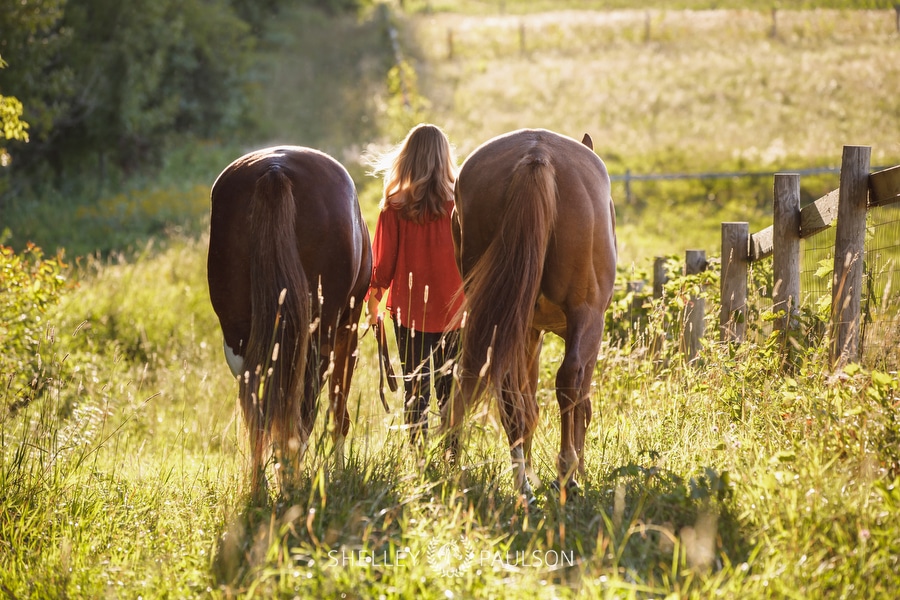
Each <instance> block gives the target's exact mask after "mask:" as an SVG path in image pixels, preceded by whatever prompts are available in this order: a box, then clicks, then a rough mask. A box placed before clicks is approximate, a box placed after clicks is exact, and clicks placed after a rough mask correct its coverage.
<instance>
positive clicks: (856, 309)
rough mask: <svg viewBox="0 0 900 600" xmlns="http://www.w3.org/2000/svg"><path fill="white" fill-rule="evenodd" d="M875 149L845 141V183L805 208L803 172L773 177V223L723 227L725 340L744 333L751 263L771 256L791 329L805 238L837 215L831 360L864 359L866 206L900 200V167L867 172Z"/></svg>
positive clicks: (780, 323)
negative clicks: (861, 339) (753, 229)
mask: <svg viewBox="0 0 900 600" xmlns="http://www.w3.org/2000/svg"><path fill="white" fill-rule="evenodd" d="M870 156H871V148H870V147H868V146H844V150H843V155H842V160H841V180H840V187H839V188H838V189H837V190H834V191H832V192H829V193H828V194H826V195H825V196H823V197H822V198H819V199H818V200H816V201H815V202H813V203H812V204H810V205H809V206H806V207H805V208H803V209H802V210H801V209H800V176H799V174H797V173H778V174H776V175H775V184H774V185H775V189H774V192H775V193H774V208H773V224H772V225H771V226H770V227H767V228H765V229H763V230H762V231H759V232H756V233H754V234H750V233H749V225H748V224H747V223H743V222H741V223H723V224H722V273H721V284H720V285H721V297H722V309H721V312H720V315H719V331H720V338H721V339H722V340H723V341H729V342H740V341H742V340H743V338H744V332H745V322H746V316H747V315H746V311H747V277H748V272H749V264H750V263H751V262H753V261H758V260H762V259H764V258H768V257H769V256H772V257H773V279H774V281H773V286H772V300H773V309H774V310H775V311H776V312H777V313H778V314H779V317H778V318H777V319H776V321H775V327H776V328H778V329H788V328H789V323H790V320H791V319H792V318H793V316H794V315H795V314H796V313H797V311H798V310H799V302H800V240H801V239H804V238H809V237H811V236H813V235H815V234H816V233H818V232H820V231H822V230H824V229H827V228H829V227H831V225H832V223H833V222H834V220H835V219H837V228H836V233H835V249H834V279H833V280H832V304H831V306H832V318H831V331H832V335H831V339H832V347H831V360H832V364H833V365H835V366H837V365H840V364H843V363H846V362H851V361H855V360H857V359H858V356H857V354H858V348H859V331H860V299H861V294H862V278H863V258H864V252H865V246H864V244H865V233H866V211H868V210H869V209H871V208H874V207H876V206H886V205H888V204H893V203H896V202H900V165H898V166H895V167H892V168H890V169H885V170H883V171H879V172H877V173H872V174H870V173H869V168H870V167H869V161H870Z"/></svg>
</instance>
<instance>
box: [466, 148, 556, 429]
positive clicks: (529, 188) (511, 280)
mask: <svg viewBox="0 0 900 600" xmlns="http://www.w3.org/2000/svg"><path fill="white" fill-rule="evenodd" d="M556 202H557V188H556V171H555V169H554V168H553V165H552V164H551V162H550V159H549V156H548V155H547V154H546V152H545V151H543V150H542V149H540V148H536V149H533V150H532V151H530V152H529V153H528V154H526V155H525V156H524V157H522V158H521V159H520V160H519V162H518V163H517V164H516V166H515V168H514V169H513V172H512V177H511V179H510V182H509V185H508V187H507V189H506V194H505V198H504V206H503V208H502V216H501V218H500V221H499V222H498V223H497V234H496V236H495V237H494V239H493V240H492V241H491V243H490V245H489V246H488V248H487V249H486V250H485V252H484V254H483V255H482V256H481V258H480V259H479V260H478V262H477V263H476V264H475V266H474V267H473V268H472V269H471V271H470V272H469V273H468V274H467V276H466V281H465V286H464V287H465V290H466V291H465V295H466V302H467V307H466V310H467V313H468V314H467V316H466V325H465V332H464V335H463V342H462V344H463V352H462V357H463V364H462V369H463V373H464V374H465V375H467V376H479V377H480V378H481V379H482V380H483V381H484V384H486V388H487V389H490V390H491V391H493V393H494V394H495V395H496V396H497V398H498V400H499V401H502V400H501V399H502V396H501V392H502V391H503V389H504V388H505V389H506V390H508V391H514V390H523V389H528V388H529V387H530V386H529V385H527V381H528V363H529V361H528V348H527V342H528V334H529V330H530V329H531V322H532V319H533V317H534V307H535V303H536V302H537V298H538V294H539V292H540V287H541V279H542V277H543V273H544V260H545V256H546V254H547V247H548V244H549V240H550V233H551V230H552V229H553V225H554V223H555V220H556ZM484 384H481V385H479V386H478V387H480V388H481V389H485V386H484ZM513 402H514V406H512V407H511V408H512V409H513V411H514V413H515V414H518V415H520V416H521V417H522V419H524V420H521V419H520V421H519V422H520V423H523V422H524V424H525V427H526V428H527V429H533V427H534V426H536V424H537V417H538V415H537V406H536V404H535V403H534V402H529V401H528V399H527V398H526V397H525V396H523V395H522V394H519V393H516V394H514V395H513Z"/></svg>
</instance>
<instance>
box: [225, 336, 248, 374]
mask: <svg viewBox="0 0 900 600" xmlns="http://www.w3.org/2000/svg"><path fill="white" fill-rule="evenodd" d="M222 346H223V347H224V348H225V362H227V363H228V368H229V369H231V373H232V374H233V375H234V376H235V377H237V376H239V375H240V374H241V372H242V371H243V369H244V359H243V358H242V357H240V356H238V355H237V354H235V353H234V350H232V349H231V347H230V346H229V345H228V344H226V343H224V342H223V343H222Z"/></svg>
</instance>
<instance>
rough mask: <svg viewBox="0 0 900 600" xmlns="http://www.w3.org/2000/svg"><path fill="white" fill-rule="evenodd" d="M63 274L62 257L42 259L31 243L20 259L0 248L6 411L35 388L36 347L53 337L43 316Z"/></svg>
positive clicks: (0, 362)
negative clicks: (7, 407)
mask: <svg viewBox="0 0 900 600" xmlns="http://www.w3.org/2000/svg"><path fill="white" fill-rule="evenodd" d="M66 269H67V265H66V264H65V263H64V262H63V256H62V254H61V253H60V254H57V255H56V256H54V257H52V258H45V257H44V253H43V251H42V250H41V249H40V248H39V247H38V246H35V245H34V244H28V246H27V247H26V248H25V250H23V251H22V252H21V253H19V254H17V253H16V252H14V251H13V249H12V248H9V247H7V246H0V347H2V348H3V350H4V351H3V353H0V382H2V384H3V386H4V392H3V396H4V398H6V399H7V400H6V401H5V403H6V404H8V406H9V407H10V408H12V407H13V406H14V405H20V404H27V403H28V402H29V401H30V399H31V398H33V394H34V391H35V390H36V389H37V388H39V387H40V372H41V366H42V360H41V347H42V345H43V342H44V341H45V340H46V339H48V338H52V336H53V330H52V327H50V326H49V325H48V324H46V323H45V321H44V315H45V314H46V313H47V311H48V309H50V308H52V307H53V306H55V305H56V304H57V303H58V302H59V299H60V297H61V295H62V293H63V291H64V289H65V288H66V282H67V279H66ZM11 397H12V398H14V400H13V401H12V402H10V401H9V400H8V399H9V398H11Z"/></svg>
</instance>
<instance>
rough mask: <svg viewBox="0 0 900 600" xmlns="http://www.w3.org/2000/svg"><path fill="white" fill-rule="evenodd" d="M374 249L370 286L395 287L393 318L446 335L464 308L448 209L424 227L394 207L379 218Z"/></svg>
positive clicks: (390, 300)
mask: <svg viewBox="0 0 900 600" xmlns="http://www.w3.org/2000/svg"><path fill="white" fill-rule="evenodd" d="M448 208H450V207H448ZM372 250H373V253H374V255H375V257H374V258H375V261H374V267H373V269H372V282H371V287H372V288H390V291H389V292H388V298H387V309H388V312H390V313H391V318H393V319H394V320H395V321H397V322H399V323H400V324H401V325H403V326H404V327H409V328H410V329H415V330H417V331H425V332H429V333H432V332H435V333H436V332H441V331H446V330H447V329H448V328H449V327H450V325H451V322H452V321H453V317H454V316H456V313H457V311H458V310H459V309H460V307H461V306H462V304H463V296H462V293H461V292H460V289H461V288H462V279H461V278H460V276H459V270H458V269H457V268H456V259H455V258H454V254H453V238H452V235H451V233H450V215H449V210H448V214H447V216H444V217H442V218H440V219H438V220H435V221H427V222H425V223H421V224H419V223H416V222H415V221H409V220H406V219H404V218H402V217H401V216H400V211H399V210H397V209H396V208H392V207H390V206H389V207H388V208H386V209H385V210H383V211H381V213H379V215H378V223H377V225H376V226H375V239H374V241H373V242H372ZM426 287H427V288H428V297H427V302H426V296H425V288H426Z"/></svg>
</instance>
